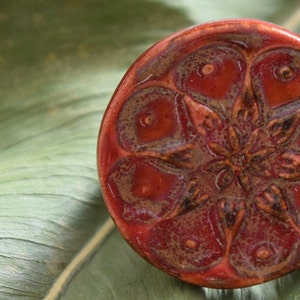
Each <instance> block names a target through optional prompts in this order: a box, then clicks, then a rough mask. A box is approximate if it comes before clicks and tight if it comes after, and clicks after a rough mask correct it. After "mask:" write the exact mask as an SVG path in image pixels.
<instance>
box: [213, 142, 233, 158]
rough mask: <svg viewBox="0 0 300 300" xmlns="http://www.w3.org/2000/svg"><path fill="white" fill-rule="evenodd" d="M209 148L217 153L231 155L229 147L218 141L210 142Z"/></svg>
mask: <svg viewBox="0 0 300 300" xmlns="http://www.w3.org/2000/svg"><path fill="white" fill-rule="evenodd" d="M208 148H209V149H210V150H211V151H212V152H213V153H215V154H217V155H221V156H225V157H230V156H231V152H230V151H229V149H227V148H225V147H224V146H222V145H220V144H218V143H213V142H210V143H208Z"/></svg>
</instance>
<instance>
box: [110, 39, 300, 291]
mask: <svg viewBox="0 0 300 300" xmlns="http://www.w3.org/2000/svg"><path fill="white" fill-rule="evenodd" d="M236 38H237V36H235V39H236ZM240 38H241V37H240ZM246 42H247V43H249V45H248V47H247V51H246V50H245V48H244V47H242V46H241V45H242V43H240V44H238V45H237V43H235V42H228V41H226V42H218V43H216V42H214V41H210V42H209V43H205V44H203V45H201V46H197V47H195V48H192V49H190V50H189V51H188V53H187V54H186V53H184V55H183V54H182V53H179V54H175V55H174V57H175V58H174V59H176V60H175V61H170V58H168V59H167V63H166V65H164V64H163V63H162V62H163V61H164V60H166V57H167V56H166V55H165V56H164V55H163V54H162V55H161V57H160V58H158V60H157V61H158V63H157V65H155V64H154V63H153V64H152V65H151V64H150V65H146V67H143V68H140V70H139V73H137V75H136V76H144V78H146V79H143V80H141V83H140V84H139V85H137V87H136V88H135V89H134V92H133V93H131V94H130V95H129V96H128V97H127V98H126V100H124V101H123V104H122V106H121V107H120V109H119V111H118V114H116V115H115V118H116V119H117V122H116V124H117V125H116V131H117V134H118V139H117V142H116V143H117V144H118V146H117V147H119V150H118V151H116V153H117V152H118V153H122V155H120V154H114V153H112V154H110V155H111V156H109V157H108V159H107V160H108V161H110V160H112V159H111V157H112V156H113V155H115V156H116V157H117V158H115V159H114V160H112V161H113V162H114V163H113V164H112V167H111V168H109V171H108V172H107V177H106V179H105V180H106V182H107V186H108V187H109V189H108V190H109V192H108V193H109V195H112V198H113V199H114V200H113V204H112V208H111V211H113V214H115V216H121V217H120V218H121V220H120V221H119V222H120V224H121V225H119V226H120V227H122V226H123V227H125V228H127V229H126V230H127V233H126V234H127V235H129V236H131V235H132V237H133V239H135V240H136V241H138V242H134V243H133V245H134V247H135V248H136V249H137V250H138V251H139V252H141V253H143V249H144V248H147V249H150V250H147V259H149V260H150V261H151V262H152V263H154V264H155V265H158V266H161V265H162V266H163V267H162V268H163V269H166V270H168V272H169V273H170V274H173V275H175V276H179V275H178V274H180V276H181V277H182V278H183V279H184V280H187V281H189V282H193V283H198V284H199V282H200V283H201V284H204V285H207V286H212V287H219V286H220V284H221V286H224V287H232V286H234V287H236V286H245V285H251V284H255V283H259V282H261V281H265V280H266V279H265V277H266V278H270V279H271V278H275V277H276V276H278V275H279V274H280V272H281V270H282V269H284V270H286V271H285V272H289V271H290V270H292V269H293V265H295V264H296V261H297V258H299V256H300V243H299V241H300V213H298V211H299V208H300V200H297V199H298V198H300V194H299V193H300V139H299V137H300V130H299V124H300V51H298V50H295V49H293V48H289V47H281V46H277V45H273V46H272V47H270V46H268V48H267V50H264V49H263V47H261V48H259V49H261V50H257V49H258V48H257V47H256V46H255V45H254V44H251V42H249V41H248V40H247V41H245V38H244V37H243V43H246ZM261 43H262V42H261ZM249 49H252V52H251V51H250V50H249ZM170 66H172V67H170ZM141 74H142V75H141ZM147 74H150V75H147ZM155 76H156V77H155ZM162 79H163V80H162ZM159 80H160V81H159ZM157 82H160V83H159V84H158V83H157ZM284 91H285V92H284ZM107 136H108V134H107ZM108 140H109V138H108ZM111 143H112V142H111ZM118 155H119V156H118ZM105 163H106V162H105ZM298 191H299V192H298ZM297 197H298V198H297ZM115 218H117V217H115ZM118 220H119V219H118ZM134 228H138V230H136V229H134ZM170 253H171V254H170ZM142 255H144V254H142ZM190 272H192V273H193V274H195V272H196V273H197V274H198V275H197V276H198V277H197V278H198V279H197V280H194V279H192V278H191V277H189V276H190V275H189V274H190ZM216 274H217V275H216ZM222 274H223V275H222ZM239 276H242V277H243V278H246V279H247V280H248V281H247V283H246V284H243V283H242V281H241V280H240V279H239ZM210 277H211V278H212V277H214V278H217V279H214V280H215V281H216V282H215V281H214V280H212V281H211V280H210V279H207V278H210ZM228 282H229V283H228Z"/></svg>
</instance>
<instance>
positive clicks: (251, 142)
mask: <svg viewBox="0 0 300 300" xmlns="http://www.w3.org/2000/svg"><path fill="white" fill-rule="evenodd" d="M258 135H259V128H256V129H254V130H253V131H252V133H251V134H250V136H249V138H248V140H247V142H246V145H245V147H244V152H249V151H250V150H251V149H252V148H253V147H254V146H255V144H256V142H257V138H258Z"/></svg>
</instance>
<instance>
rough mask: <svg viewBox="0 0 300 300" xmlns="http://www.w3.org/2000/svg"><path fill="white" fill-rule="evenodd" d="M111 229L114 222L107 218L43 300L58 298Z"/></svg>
mask: <svg viewBox="0 0 300 300" xmlns="http://www.w3.org/2000/svg"><path fill="white" fill-rule="evenodd" d="M113 229H114V223H113V221H112V220H111V219H110V218H109V219H107V220H106V221H105V222H104V224H103V225H102V226H101V228H100V229H99V230H98V231H97V232H96V233H95V235H94V236H93V237H92V238H91V239H90V240H89V241H88V243H87V244H86V245H85V246H84V247H83V248H82V249H81V250H80V251H79V252H78V253H77V255H76V256H75V257H74V258H73V260H72V261H71V262H70V263H69V265H68V266H67V267H66V268H65V269H64V270H63V272H62V273H61V274H60V275H59V277H58V278H57V280H56V281H55V283H54V284H53V285H52V287H51V288H50V290H49V291H48V294H47V295H46V296H45V298H44V300H54V299H58V297H59V296H60V295H61V294H62V292H63V291H64V289H65V287H66V286H67V284H68V283H69V282H70V280H71V279H72V278H73V276H74V275H75V273H76V271H78V270H79V269H80V267H81V266H82V265H83V264H84V263H85V262H86V261H87V258H89V257H90V256H91V255H92V254H93V253H94V251H95V249H96V248H97V247H99V245H101V243H102V242H103V241H104V240H105V238H106V237H107V236H108V235H109V234H110V233H111V232H112V230H113Z"/></svg>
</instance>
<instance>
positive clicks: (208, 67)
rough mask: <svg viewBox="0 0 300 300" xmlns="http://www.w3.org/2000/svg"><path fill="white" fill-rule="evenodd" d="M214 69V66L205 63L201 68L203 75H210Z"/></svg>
mask: <svg viewBox="0 0 300 300" xmlns="http://www.w3.org/2000/svg"><path fill="white" fill-rule="evenodd" d="M214 70H215V66H214V65H213V64H206V65H204V66H203V67H202V69H201V71H202V74H203V75H210V74H212V73H213V72H214Z"/></svg>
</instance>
